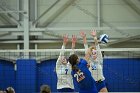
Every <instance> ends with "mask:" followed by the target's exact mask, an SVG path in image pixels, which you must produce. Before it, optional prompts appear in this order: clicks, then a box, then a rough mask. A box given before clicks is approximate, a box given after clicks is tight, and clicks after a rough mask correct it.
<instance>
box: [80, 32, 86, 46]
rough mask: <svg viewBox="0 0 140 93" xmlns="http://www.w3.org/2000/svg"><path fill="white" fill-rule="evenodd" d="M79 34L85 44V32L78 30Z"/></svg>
mask: <svg viewBox="0 0 140 93" xmlns="http://www.w3.org/2000/svg"><path fill="white" fill-rule="evenodd" d="M80 35H81V37H82V38H83V43H84V44H87V39H86V34H85V33H84V32H83V31H81V32H80Z"/></svg>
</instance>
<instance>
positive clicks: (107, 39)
mask: <svg viewBox="0 0 140 93" xmlns="http://www.w3.org/2000/svg"><path fill="white" fill-rule="evenodd" d="M100 41H101V42H102V43H108V41H109V36H108V35H107V34H102V35H100Z"/></svg>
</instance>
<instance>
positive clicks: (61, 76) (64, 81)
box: [56, 46, 74, 89]
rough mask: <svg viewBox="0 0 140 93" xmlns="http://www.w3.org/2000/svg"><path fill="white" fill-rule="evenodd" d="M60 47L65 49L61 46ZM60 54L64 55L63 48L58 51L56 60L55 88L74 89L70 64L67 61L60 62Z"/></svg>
mask: <svg viewBox="0 0 140 93" xmlns="http://www.w3.org/2000/svg"><path fill="white" fill-rule="evenodd" d="M61 49H65V46H62V48H61ZM61 56H64V50H62V51H61V52H60V55H59V57H58V59H57V62H56V74H57V89H62V88H71V89H74V85H73V79H72V75H71V71H72V68H71V64H70V63H69V62H68V63H67V64H66V65H64V64H62V63H61Z"/></svg>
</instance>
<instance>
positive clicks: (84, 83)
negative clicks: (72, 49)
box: [69, 51, 98, 93]
mask: <svg viewBox="0 0 140 93" xmlns="http://www.w3.org/2000/svg"><path fill="white" fill-rule="evenodd" d="M89 57H90V52H88V51H87V52H86V55H85V57H84V59H79V57H78V56H77V55H76V54H72V55H71V56H70V57H69V62H70V64H71V65H72V76H73V80H74V81H75V82H76V83H77V85H78V87H79V93H98V92H97V89H96V85H95V80H94V79H93V77H92V76H91V72H90V71H89V68H88V67H87V65H88V60H89Z"/></svg>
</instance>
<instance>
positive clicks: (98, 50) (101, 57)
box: [96, 44, 103, 64]
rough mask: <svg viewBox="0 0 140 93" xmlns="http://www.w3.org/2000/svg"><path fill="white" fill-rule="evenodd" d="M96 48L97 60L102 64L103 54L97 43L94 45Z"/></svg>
mask: <svg viewBox="0 0 140 93" xmlns="http://www.w3.org/2000/svg"><path fill="white" fill-rule="evenodd" d="M96 49H97V60H98V61H99V63H100V64H103V56H102V52H101V50H100V46H99V44H98V45H97V46H96Z"/></svg>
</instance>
